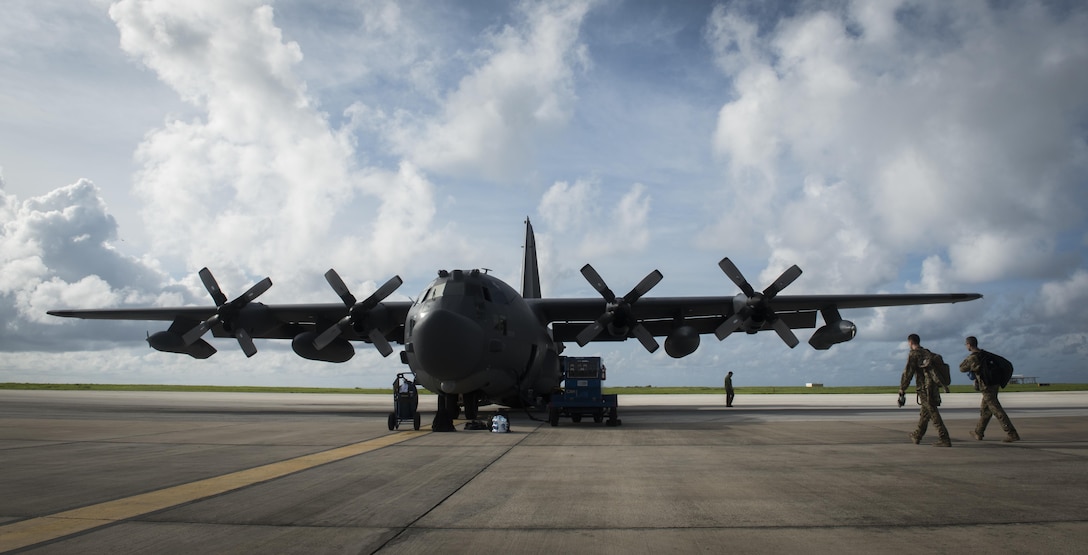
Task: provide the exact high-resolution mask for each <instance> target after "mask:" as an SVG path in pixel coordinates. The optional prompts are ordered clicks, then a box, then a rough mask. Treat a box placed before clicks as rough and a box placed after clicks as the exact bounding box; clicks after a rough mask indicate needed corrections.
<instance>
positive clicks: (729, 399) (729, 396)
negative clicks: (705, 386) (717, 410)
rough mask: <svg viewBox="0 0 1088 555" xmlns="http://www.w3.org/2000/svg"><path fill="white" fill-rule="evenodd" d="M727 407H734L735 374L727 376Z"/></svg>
mask: <svg viewBox="0 0 1088 555" xmlns="http://www.w3.org/2000/svg"><path fill="white" fill-rule="evenodd" d="M725 406H727V407H731V406H733V373H732V372H730V373H728V374H726V375H725Z"/></svg>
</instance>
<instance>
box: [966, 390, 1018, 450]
mask: <svg viewBox="0 0 1088 555" xmlns="http://www.w3.org/2000/svg"><path fill="white" fill-rule="evenodd" d="M1000 390H1001V387H1000V386H996V385H988V386H985V387H983V388H982V406H981V407H980V408H979V414H978V424H976V425H975V433H976V434H978V437H980V438H981V437H982V436H983V435H985V433H986V426H987V425H988V424H989V423H990V418H991V417H994V416H996V417H997V421H998V422H1000V423H1001V429H1002V430H1005V433H1007V434H1009V435H1014V434H1016V428H1014V427H1013V426H1012V421H1010V420H1009V415H1008V414H1005V409H1004V408H1003V407H1002V406H1001V401H998V400H997V392H998V391H1000Z"/></svg>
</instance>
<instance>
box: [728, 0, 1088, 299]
mask: <svg viewBox="0 0 1088 555" xmlns="http://www.w3.org/2000/svg"><path fill="white" fill-rule="evenodd" d="M743 8H744V5H743V4H738V5H733V6H732V7H718V8H716V9H715V10H714V13H713V15H712V16H711V20H710V22H709V23H708V28H707V29H708V30H707V38H708V41H709V43H710V45H711V46H712V48H713V50H714V51H715V52H716V59H717V62H718V64H719V66H720V67H722V68H724V69H726V70H728V71H730V72H731V73H732V75H733V87H732V94H731V98H730V100H729V101H728V102H726V103H725V104H724V105H723V106H722V108H721V110H720V113H719V115H718V126H717V131H716V133H715V136H714V143H713V144H714V148H715V150H716V151H717V153H718V154H719V155H720V156H721V157H722V158H723V160H725V161H726V163H727V166H728V169H729V172H728V174H727V175H726V176H725V178H724V181H725V185H726V189H727V191H729V195H730V197H731V198H736V199H737V202H736V203H735V206H736V209H734V210H733V211H732V212H730V213H729V214H728V217H727V218H724V219H723V220H722V223H721V224H720V226H721V227H720V228H715V229H716V230H718V232H717V233H712V234H711V236H717V237H720V236H723V235H725V233H724V230H725V229H731V230H736V229H753V230H769V231H763V232H755V233H760V236H755V237H750V238H749V239H741V238H737V239H735V240H738V241H751V240H755V241H762V242H764V243H765V244H766V245H767V246H768V247H769V249H770V250H771V252H772V254H771V256H770V258H771V260H773V261H776V262H777V261H778V260H782V261H785V260H793V261H798V260H800V261H802V262H807V261H812V263H813V264H811V266H812V267H813V268H815V266H816V263H817V261H819V262H820V263H821V264H822V268H823V269H821V270H819V271H820V273H821V275H819V276H818V278H817V283H819V284H821V285H826V286H830V287H832V288H844V289H846V288H852V289H857V288H859V287H860V288H863V289H868V288H872V287H874V286H876V287H880V286H883V285H884V284H887V283H889V282H890V281H891V280H892V279H893V278H895V277H896V275H897V271H898V268H899V267H901V266H902V265H903V263H904V261H905V260H907V259H909V258H911V257H918V256H921V257H923V258H924V257H927V256H930V255H934V254H935V255H937V256H940V257H941V258H942V259H943V260H944V262H945V263H946V264H948V265H949V266H950V267H949V268H948V270H947V271H948V273H949V275H950V276H951V277H953V278H954V279H953V281H958V282H961V283H963V282H979V281H984V280H989V279H995V278H998V277H1008V276H1017V275H1024V274H1025V273H1026V272H1030V271H1032V270H1028V269H1027V268H1035V270H1033V271H1034V272H1035V273H1049V274H1050V275H1059V274H1060V273H1061V272H1063V271H1067V270H1068V260H1067V259H1066V258H1065V255H1063V254H1062V253H1061V252H1058V247H1057V245H1056V244H1055V243H1054V241H1053V237H1054V234H1055V233H1061V232H1062V231H1064V230H1069V229H1071V228H1072V227H1073V226H1074V225H1078V222H1081V221H1083V219H1084V214H1085V210H1086V208H1088V206H1086V205H1085V203H1086V200H1085V199H1088V195H1085V194H1084V187H1085V184H1084V182H1083V177H1082V176H1083V175H1084V174H1085V170H1088V156H1086V155H1085V154H1086V153H1088V149H1086V146H1085V140H1084V136H1083V132H1082V129H1083V127H1082V126H1083V122H1084V121H1085V119H1086V118H1088V111H1086V108H1085V105H1084V103H1083V101H1082V99H1083V98H1084V97H1085V95H1086V94H1088V74H1085V72H1084V71H1082V68H1083V67H1084V65H1085V63H1086V62H1088V38H1086V36H1085V35H1084V33H1083V32H1082V30H1083V28H1084V25H1085V23H1088V21H1086V18H1085V14H1084V13H1083V12H1075V13H1073V14H1070V15H1069V17H1064V16H1062V15H1059V14H1057V13H1054V12H1051V11H1048V10H1047V8H1046V7H1044V6H1042V5H1040V4H1037V3H1033V2H1027V3H1014V4H1012V5H1010V6H1006V7H994V6H993V5H992V4H988V3H981V2H979V3H955V4H942V3H936V4H924V3H923V4H916V3H909V4H908V3H893V2H885V3H879V4H877V5H873V4H869V3H856V4H848V5H847V6H846V9H845V10H832V9H830V8H828V9H821V8H819V7H818V6H817V7H815V8H810V9H803V10H801V11H800V12H799V13H798V14H797V15H795V16H792V17H788V18H785V19H782V20H780V21H779V22H778V23H777V25H775V26H773V28H770V29H766V30H762V31H761V30H760V29H759V27H758V25H757V22H756V21H753V19H752V18H751V17H750V16H749V15H747V14H746V13H745V12H744V11H743ZM1063 17H1064V19H1063ZM936 22H940V23H941V25H939V26H937V25H935V23H936ZM931 24H934V25H931ZM935 29H936V30H935ZM814 184H815V185H814ZM824 184H830V185H824ZM829 196H833V197H834V198H835V199H837V201H830V199H829V198H828V197H829ZM734 237H736V235H734ZM843 254H845V255H846V256H843ZM1025 257H1027V258H1026V259H1025ZM824 261H826V262H824ZM769 266H773V265H769ZM768 271H771V267H769V268H768ZM813 277H814V276H809V278H810V283H811V282H812V281H811V280H812V278H813Z"/></svg>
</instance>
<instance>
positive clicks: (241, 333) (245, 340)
mask: <svg viewBox="0 0 1088 555" xmlns="http://www.w3.org/2000/svg"><path fill="white" fill-rule="evenodd" d="M234 337H235V339H237V340H238V344H239V345H241V346H242V352H243V353H245V354H246V358H249V357H251V356H253V355H255V354H257V346H256V345H254V344H253V338H252V337H250V336H249V332H247V331H246V330H245V328H238V331H236V332H234Z"/></svg>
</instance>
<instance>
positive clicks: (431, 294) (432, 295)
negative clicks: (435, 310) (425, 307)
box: [423, 283, 446, 301]
mask: <svg viewBox="0 0 1088 555" xmlns="http://www.w3.org/2000/svg"><path fill="white" fill-rule="evenodd" d="M445 288H446V284H445V283H437V284H435V286H434V287H432V288H430V289H428V290H427V294H426V295H424V296H423V300H424V301H430V300H434V299H437V298H438V297H441V296H442V292H443V289H445Z"/></svg>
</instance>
